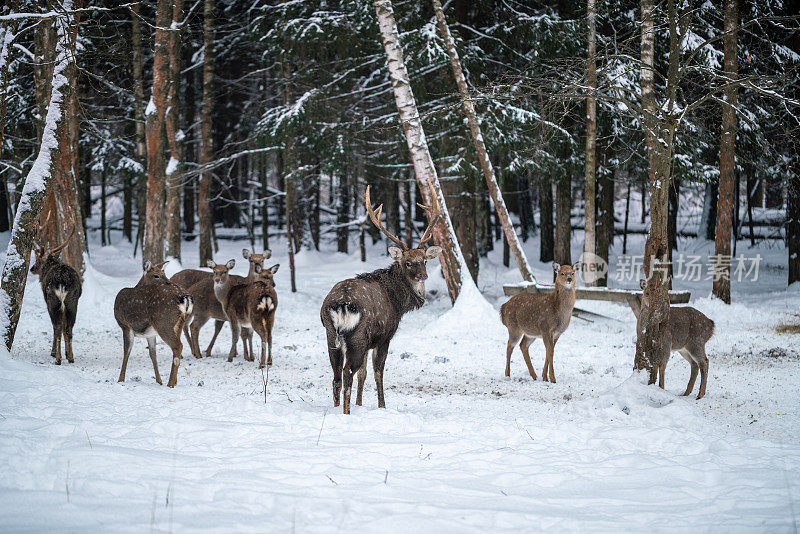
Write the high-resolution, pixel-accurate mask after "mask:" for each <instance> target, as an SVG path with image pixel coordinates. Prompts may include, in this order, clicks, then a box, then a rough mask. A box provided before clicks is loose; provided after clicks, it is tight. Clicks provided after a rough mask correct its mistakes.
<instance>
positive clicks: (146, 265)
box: [144, 260, 153, 271]
mask: <svg viewBox="0 0 800 534" xmlns="http://www.w3.org/2000/svg"><path fill="white" fill-rule="evenodd" d="M152 266H153V264H152V263H150V260H147V261H146V262H144V270H145V271H149V270H150V267H152Z"/></svg>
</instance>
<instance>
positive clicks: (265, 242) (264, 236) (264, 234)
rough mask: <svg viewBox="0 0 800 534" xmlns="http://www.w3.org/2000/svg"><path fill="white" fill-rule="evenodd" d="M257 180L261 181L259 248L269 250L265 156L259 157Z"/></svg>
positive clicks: (267, 189) (267, 175)
mask: <svg viewBox="0 0 800 534" xmlns="http://www.w3.org/2000/svg"><path fill="white" fill-rule="evenodd" d="M259 162H260V164H259V171H258V172H259V179H260V181H261V246H262V247H263V248H264V250H269V173H268V172H267V155H266V154H262V155H261V156H260V157H259Z"/></svg>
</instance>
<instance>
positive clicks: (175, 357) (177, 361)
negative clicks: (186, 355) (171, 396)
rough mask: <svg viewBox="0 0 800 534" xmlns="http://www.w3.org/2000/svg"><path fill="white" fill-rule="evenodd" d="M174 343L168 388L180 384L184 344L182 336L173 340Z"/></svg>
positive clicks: (172, 345)
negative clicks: (179, 375)
mask: <svg viewBox="0 0 800 534" xmlns="http://www.w3.org/2000/svg"><path fill="white" fill-rule="evenodd" d="M176 342H177V343H176ZM172 343H173V344H171V347H172V369H171V370H170V372H169V380H168V381H167V386H169V387H171V388H174V387H175V385H176V384H177V383H178V368H179V367H180V366H181V352H183V343H181V338H180V335H179V336H177V337H176V339H174V340H172Z"/></svg>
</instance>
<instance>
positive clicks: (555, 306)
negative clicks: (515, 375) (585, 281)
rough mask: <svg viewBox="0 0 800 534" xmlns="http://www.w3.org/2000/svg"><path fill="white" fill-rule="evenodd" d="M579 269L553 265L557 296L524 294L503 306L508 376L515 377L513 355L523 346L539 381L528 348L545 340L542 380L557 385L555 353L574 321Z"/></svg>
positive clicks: (524, 352)
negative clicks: (515, 347) (576, 276)
mask: <svg viewBox="0 0 800 534" xmlns="http://www.w3.org/2000/svg"><path fill="white" fill-rule="evenodd" d="M577 268H578V264H577V263H576V264H575V265H572V266H570V265H559V264H558V263H555V262H553V270H554V271H555V272H556V288H555V292H554V293H551V294H549V295H534V294H530V293H520V294H519V295H514V296H513V297H511V299H509V301H508V302H506V303H505V304H503V305H502V306H500V319H501V320H502V321H503V324H504V325H505V326H506V328H507V329H508V347H507V348H506V376H511V353H512V352H514V345H516V344H517V343H518V342H519V348H520V349H521V350H522V357H523V358H525V365H527V366H528V372H529V373H530V374H531V377H532V378H533V379H534V380H536V371H534V370H533V365H532V364H531V358H530V356H529V355H528V347H530V346H531V343H533V340H534V339H536V338H541V339H542V341H544V347H545V350H546V352H547V355H546V356H545V360H544V369H543V370H542V380H544V381H545V382H547V381H548V374H549V380H550V382H553V383H555V381H556V375H555V371H554V370H553V351H554V350H555V347H556V342H557V341H558V338H559V337H561V334H563V333H564V332H565V331H566V330H567V327H568V326H569V320H570V319H571V318H572V308H573V307H574V306H575V269H577ZM520 340H521V341H520Z"/></svg>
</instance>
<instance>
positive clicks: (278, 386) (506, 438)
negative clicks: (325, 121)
mask: <svg viewBox="0 0 800 534" xmlns="http://www.w3.org/2000/svg"><path fill="white" fill-rule="evenodd" d="M118 239H119V238H118V234H115V243H116V244H115V245H114V246H109V247H105V248H100V247H99V246H97V245H96V244H95V245H94V247H93V248H92V256H91V265H90V267H89V269H88V270H87V273H86V281H85V284H84V295H83V297H82V299H81V302H80V307H79V314H78V323H77V326H76V329H75V354H76V362H75V364H72V365H70V364H67V363H66V360H65V361H64V365H62V366H61V367H56V366H55V365H53V364H52V361H51V359H50V356H49V350H50V342H51V335H52V331H51V327H50V323H49V320H48V319H47V314H46V311H45V308H44V303H43V299H42V296H41V292H40V289H39V286H38V279H37V278H36V277H34V276H31V278H30V280H29V284H28V289H27V293H26V299H25V304H24V308H23V312H22V319H21V321H20V326H19V330H18V333H17V340H16V343H15V345H14V350H13V352H12V354H11V357H10V358H9V357H8V355H5V356H3V355H0V458H1V459H2V460H0V531H2V532H9V531H73V532H83V531H103V532H107V531H114V532H118V531H130V532H142V531H145V530H149V531H175V532H180V531H195V530H198V531H199V530H203V531H218V532H232V531H241V530H248V531H280V532H345V531H351V532H387V531H388V532H409V531H415V530H416V531H424V532H498V531H509V532H511V531H513V532H519V531H520V530H523V531H538V530H542V529H545V528H548V529H553V530H561V531H590V532H601V531H606V532H619V531H650V532H652V531H687V532H688V531H692V532H697V531H725V532H728V531H770V532H796V531H797V515H798V514H800V415H799V414H800V344H798V340H800V336H798V335H797V334H779V333H777V332H776V330H775V327H776V326H777V325H778V324H780V323H793V324H797V323H800V317H798V314H800V289H798V288H793V289H789V290H787V289H785V280H786V271H785V263H786V260H785V258H786V256H785V255H786V252H785V249H783V247H782V245H781V244H780V243H778V244H777V245H772V247H771V248H770V247H769V246H767V245H764V246H763V248H761V249H757V250H753V251H748V250H746V248H745V245H744V244H743V242H740V243H739V252H741V253H756V252H759V253H761V254H762V256H764V262H763V263H762V265H761V271H760V278H759V281H758V282H757V283H741V284H734V301H735V303H734V304H733V305H731V306H726V305H723V304H720V303H719V302H715V301H713V300H711V299H709V298H707V297H708V294H709V292H710V282H708V281H700V282H691V283H682V282H678V283H677V287H678V288H688V289H691V290H692V292H693V299H692V304H693V305H694V306H696V307H698V308H699V309H700V310H701V311H703V312H704V313H706V314H707V315H709V316H710V317H711V318H712V319H713V320H714V321H716V325H717V332H716V335H715V336H714V338H712V340H711V341H710V342H709V346H708V352H709V356H710V360H711V366H710V373H709V385H708V393H707V396H706V397H705V398H704V399H702V400H700V401H697V400H695V399H694V397H689V398H684V397H679V396H677V395H678V394H679V393H681V392H682V391H683V389H684V388H685V385H686V382H687V380H688V376H689V367H688V364H687V363H686V362H685V361H684V360H683V358H681V357H680V356H678V355H673V357H672V359H671V360H670V364H669V366H668V369H667V373H666V385H667V388H666V391H663V392H662V391H661V390H658V389H656V388H653V387H646V386H643V385H641V384H640V383H639V382H638V380H637V379H636V378H631V366H632V361H633V353H634V331H635V328H634V322H633V316H632V314H631V312H630V311H629V309H628V308H627V307H625V306H622V305H617V304H611V303H604V302H580V301H579V306H581V307H583V308H585V309H588V310H592V311H595V312H599V313H602V314H604V315H606V316H609V317H610V319H600V320H596V321H594V322H587V321H584V320H580V319H573V321H572V324H571V326H570V328H569V330H567V332H566V333H565V334H564V336H563V337H562V338H561V340H560V341H559V343H558V345H557V346H556V355H555V371H556V376H557V379H558V383H557V384H548V383H542V382H540V381H536V382H534V381H532V380H531V379H530V377H529V375H528V373H527V370H526V369H525V366H524V363H523V362H522V358H521V355H520V353H519V351H518V350H517V351H516V352H515V353H514V357H513V360H512V378H511V379H510V380H508V379H505V378H504V377H503V370H504V367H505V354H504V351H505V342H506V338H505V329H504V328H503V326H502V324H501V323H500V320H499V316H498V314H497V313H496V311H495V310H496V309H497V308H499V306H500V304H502V302H504V301H505V297H503V296H502V284H503V283H505V282H515V281H518V280H519V278H518V274H517V273H516V272H515V270H514V269H513V268H511V269H507V268H504V267H502V265H499V262H498V261H497V260H498V256H497V255H495V254H493V255H490V257H489V259H487V260H485V261H484V262H483V263H482V265H481V277H480V283H479V287H480V289H481V291H482V292H483V293H484V296H485V297H486V298H487V300H488V301H489V303H490V304H491V307H493V308H494V310H492V309H491V308H489V306H484V305H482V303H481V302H474V303H465V304H464V305H461V306H459V307H458V308H456V309H453V310H451V307H450V304H449V300H448V299H447V296H446V294H445V290H444V284H443V281H442V280H441V276H440V275H439V273H438V269H439V267H438V262H433V263H432V264H431V265H430V268H429V273H430V274H432V276H431V280H430V281H429V284H428V288H429V290H431V292H432V294H430V295H429V298H428V303H427V304H426V305H425V307H424V308H422V309H421V310H419V311H416V312H413V313H411V314H409V315H407V316H406V317H405V319H404V320H403V322H402V323H401V326H400V329H399V331H398V333H397V335H396V337H395V339H394V341H393V343H392V346H391V350H390V353H389V358H388V361H387V365H386V376H385V383H386V403H387V406H388V409H386V410H379V409H378V408H377V407H376V404H377V402H376V397H375V387H374V382H373V381H372V373H371V370H370V373H369V376H368V380H367V385H366V387H365V394H364V397H365V402H364V406H363V407H357V406H354V407H353V413H352V415H350V416H344V415H342V413H341V408H338V409H334V408H333V405H332V399H331V379H332V374H331V369H330V365H329V362H328V356H327V353H326V349H325V342H324V329H323V328H322V326H321V324H320V321H319V306H320V303H321V301H322V299H323V297H324V296H325V294H326V293H327V291H328V290H329V289H330V288H331V286H332V285H333V284H334V283H335V282H336V281H338V280H340V279H343V278H346V277H349V276H352V275H354V274H356V273H358V272H363V271H365V270H371V269H373V268H376V267H379V266H384V265H386V264H387V263H388V262H389V261H390V260H389V259H388V257H386V255H385V254H384V253H383V249H382V246H381V245H378V246H376V247H373V248H371V249H370V250H369V261H368V262H367V264H362V263H361V262H360V261H358V259H357V258H356V256H355V255H354V256H345V255H340V254H335V253H330V252H324V253H316V252H302V253H301V254H299V255H298V256H297V282H298V288H299V291H298V292H297V293H294V294H292V293H291V292H290V291H289V283H288V280H289V278H288V276H289V273H288V263H287V262H286V257H285V249H286V247H285V243H281V242H277V243H274V244H273V249H274V250H275V251H276V252H275V262H280V263H281V264H282V267H281V270H280V272H279V273H278V275H277V277H276V278H277V286H278V287H277V290H278V293H279V302H280V304H279V308H278V315H277V323H276V330H275V345H274V347H275V350H274V362H275V363H274V366H273V367H272V368H271V369H270V371H269V377H268V378H269V381H268V387H267V398H266V402H265V399H264V386H263V382H262V375H261V373H260V372H259V371H258V369H257V366H256V364H255V363H252V362H244V361H243V360H242V358H241V356H240V357H239V358H238V359H237V360H236V361H235V362H233V363H228V362H227V361H226V355H227V352H228V348H229V346H230V335H229V331H228V329H227V327H226V329H224V330H223V333H222V334H221V335H220V338H219V340H218V341H217V344H216V346H215V348H214V351H213V355H212V357H211V358H204V359H201V360H195V359H194V358H192V357H191V355H190V354H189V350H188V347H187V348H185V349H184V354H185V357H184V360H183V363H182V364H181V368H180V373H179V379H178V385H177V387H175V388H174V389H170V388H167V387H166V386H158V385H157V384H156V383H155V381H154V379H153V373H152V368H151V364H150V360H149V358H148V357H147V355H146V354H147V352H146V344H145V343H144V341H143V340H141V339H137V340H136V345H135V347H134V352H133V354H132V356H131V360H130V362H129V365H128V372H127V376H128V380H127V382H126V383H123V384H119V383H117V382H116V378H117V376H118V373H119V368H120V364H121V356H122V340H121V334H120V331H119V328H118V326H117V324H116V322H115V321H114V318H113V312H112V306H113V300H114V296H115V295H116V293H117V291H118V290H119V289H120V288H122V287H125V286H130V285H133V284H134V283H135V282H136V280H137V279H138V277H139V269H138V263H139V261H138V259H134V258H132V255H131V248H130V247H129V246H127V245H125V244H122V243H120V242H118V241H117V240H118ZM641 239H642V237H641V236H638V237H632V238H631V240H630V241H629V247H630V250H631V251H639V250H641V249H642V242H641ZM5 240H7V236H6V237H5V238H4V239H0V241H2V243H0V245H2V248H3V249H4V248H5V243H4V241H5ZM581 242H582V238H581V236H580V234H576V236H575V237H574V239H573V245H574V257H575V258H577V257H578V249H579V248H580V244H581ZM220 245H221V248H222V250H221V251H220V253H219V254H218V255H217V259H218V261H225V260H228V259H230V258H236V259H237V267H236V269H235V272H239V273H244V272H245V261H244V260H243V259H242V258H241V248H242V246H247V244H246V242H241V241H239V242H230V241H223V242H221V243H220ZM616 246H617V248H616V249H615V251H616V252H619V250H618V248H619V247H620V242H619V240H618V241H617V243H616ZM710 247H711V245H710V244H708V243H706V242H704V241H694V240H690V241H682V242H681V248H682V249H685V250H689V251H697V252H698V253H700V254H707V253H708V252H709V250H710ZM526 248H527V249H528V254H529V257H530V258H531V260H533V259H535V258H538V243H537V242H536V241H535V240H529V241H528V243H527V244H526ZM185 250H186V252H185V255H186V257H185V260H184V264H185V266H187V267H192V266H195V265H196V264H197V253H196V245H195V244H194V243H189V244H187V246H186V247H185ZM0 259H2V258H0ZM512 267H513V266H512ZM535 268H536V271H537V276H538V277H539V278H540V279H541V280H542V281H549V280H550V274H549V273H550V267H549V266H547V265H544V264H540V263H535ZM176 269H177V266H175V265H171V266H170V268H169V269H168V272H170V273H171V272H174V271H175V270H176ZM614 269H615V262H612V272H613V271H614ZM637 282H638V281H637V280H629V281H624V282H620V283H616V282H614V285H616V286H617V287H620V286H623V285H624V286H627V287H635V286H636V285H637ZM211 329H212V328H211V326H210V324H209V325H208V326H206V327H205V329H204V330H203V332H202V333H201V346H203V348H204V347H205V345H206V344H207V343H208V340H209V339H210V335H211V333H210V330H211ZM543 352H544V349H543V346H542V345H541V342H538V341H537V342H536V343H535V344H534V345H533V346H532V348H531V353H532V357H533V360H534V365H535V367H536V368H537V371H538V370H539V369H541V368H542V366H543V363H544V356H543ZM240 353H241V350H240ZM159 357H160V359H161V361H160V364H161V372H162V374H163V375H166V374H168V365H169V357H168V351H167V350H166V348H165V347H164V345H163V344H159ZM695 391H696V390H695Z"/></svg>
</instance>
